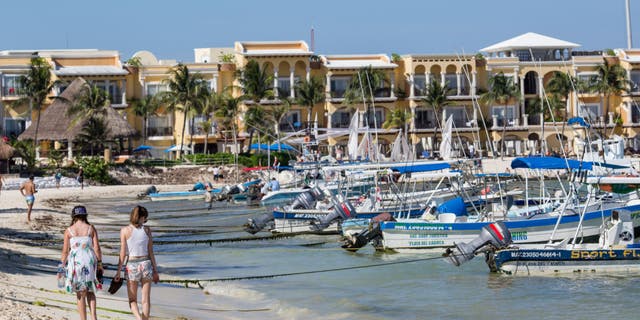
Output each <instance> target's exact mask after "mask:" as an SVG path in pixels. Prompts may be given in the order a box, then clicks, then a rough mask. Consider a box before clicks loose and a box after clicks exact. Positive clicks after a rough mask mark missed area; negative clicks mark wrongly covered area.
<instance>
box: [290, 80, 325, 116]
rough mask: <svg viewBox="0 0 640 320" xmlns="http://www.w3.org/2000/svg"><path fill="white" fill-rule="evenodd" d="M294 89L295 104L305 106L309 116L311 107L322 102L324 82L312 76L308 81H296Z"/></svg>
mask: <svg viewBox="0 0 640 320" xmlns="http://www.w3.org/2000/svg"><path fill="white" fill-rule="evenodd" d="M295 90H296V100H295V102H296V104H299V105H301V106H305V107H307V116H308V117H309V118H310V117H311V112H312V110H313V107H314V106H315V105H316V104H318V103H321V102H324V98H325V95H324V84H323V83H322V81H321V80H320V79H318V78H316V77H312V78H310V79H309V81H298V82H297V83H296V87H295ZM308 125H309V124H307V126H308Z"/></svg>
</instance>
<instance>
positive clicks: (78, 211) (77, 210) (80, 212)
mask: <svg viewBox="0 0 640 320" xmlns="http://www.w3.org/2000/svg"><path fill="white" fill-rule="evenodd" d="M86 215H87V208H85V207H84V206H75V207H73V210H71V217H72V218H73V217H77V216H86Z"/></svg>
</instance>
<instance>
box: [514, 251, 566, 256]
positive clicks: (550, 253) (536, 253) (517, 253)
mask: <svg viewBox="0 0 640 320" xmlns="http://www.w3.org/2000/svg"><path fill="white" fill-rule="evenodd" d="M560 256H561V254H560V252H557V251H515V252H511V257H512V258H560Z"/></svg>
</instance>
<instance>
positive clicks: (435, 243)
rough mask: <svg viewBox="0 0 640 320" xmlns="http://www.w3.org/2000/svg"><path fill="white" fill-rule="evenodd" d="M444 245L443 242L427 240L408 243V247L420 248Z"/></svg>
mask: <svg viewBox="0 0 640 320" xmlns="http://www.w3.org/2000/svg"><path fill="white" fill-rule="evenodd" d="M441 245H444V241H443V240H429V241H409V246H410V247H421V246H441Z"/></svg>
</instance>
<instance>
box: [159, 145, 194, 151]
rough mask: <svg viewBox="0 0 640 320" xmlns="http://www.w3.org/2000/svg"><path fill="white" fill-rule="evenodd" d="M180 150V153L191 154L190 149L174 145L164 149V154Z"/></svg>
mask: <svg viewBox="0 0 640 320" xmlns="http://www.w3.org/2000/svg"><path fill="white" fill-rule="evenodd" d="M180 149H182V151H189V152H192V150H191V148H189V147H188V146H176V145H173V146H171V147H169V148H167V149H165V150H164V152H172V151H178V150H180Z"/></svg>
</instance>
